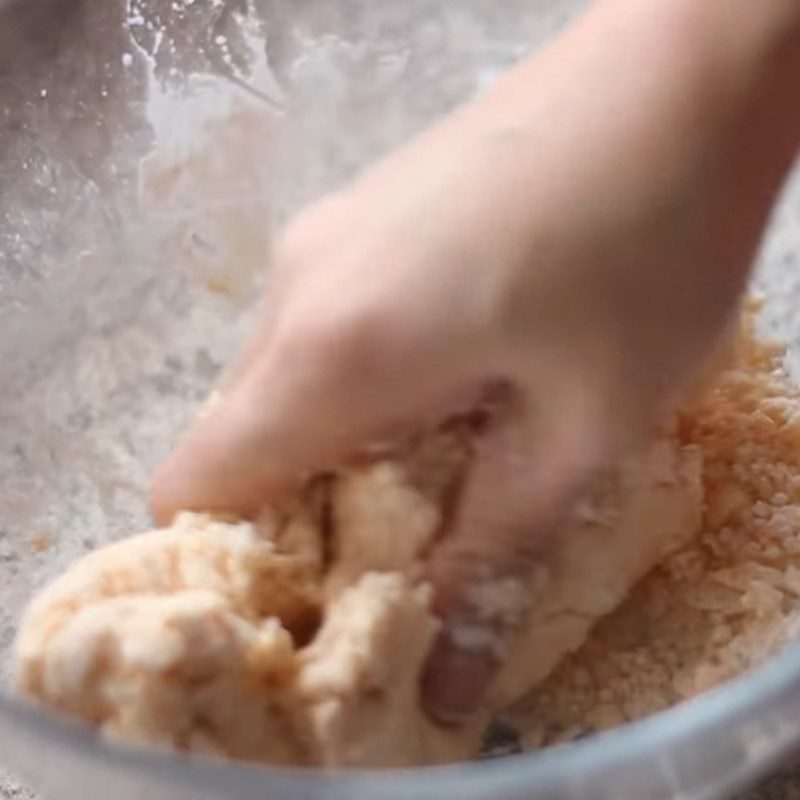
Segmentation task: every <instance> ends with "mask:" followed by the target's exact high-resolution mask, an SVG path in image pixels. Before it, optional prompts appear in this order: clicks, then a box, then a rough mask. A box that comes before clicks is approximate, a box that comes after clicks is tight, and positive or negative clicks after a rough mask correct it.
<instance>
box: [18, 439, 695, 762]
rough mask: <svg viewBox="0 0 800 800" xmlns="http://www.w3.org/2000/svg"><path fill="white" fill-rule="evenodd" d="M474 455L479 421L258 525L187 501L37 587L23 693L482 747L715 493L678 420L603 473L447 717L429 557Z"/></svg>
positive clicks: (206, 728)
mask: <svg viewBox="0 0 800 800" xmlns="http://www.w3.org/2000/svg"><path fill="white" fill-rule="evenodd" d="M470 458H471V451H470V447H469V441H468V438H465V436H464V435H463V432H458V431H456V432H449V433H443V434H441V435H436V436H433V437H430V438H429V439H427V440H425V441H424V442H423V443H420V444H417V445H415V446H413V447H411V448H410V449H409V450H408V452H407V453H405V454H404V455H403V456H402V457H399V458H398V459H397V460H395V461H384V462H381V463H378V464H376V465H373V466H371V467H366V468H361V469H357V470H351V471H347V472H343V473H342V474H340V475H339V476H337V477H335V478H333V479H326V480H324V481H322V480H321V481H318V482H316V483H315V484H314V485H312V486H311V487H309V489H308V492H307V494H306V496H305V497H304V498H302V500H301V501H299V502H298V505H297V506H296V507H295V508H292V509H288V510H287V509H283V510H276V509H271V510H268V511H267V512H265V514H264V515H263V517H262V518H261V519H260V520H259V521H258V522H257V523H254V524H250V523H244V522H225V521H220V520H214V519H211V518H209V517H207V516H203V515H197V514H183V515H181V516H179V517H178V519H177V520H176V522H175V524H174V525H173V526H172V527H170V528H168V529H165V530H159V531H155V532H152V533H147V534H144V535H142V536H138V537H134V538H131V539H128V540H125V541H121V542H119V543H117V544H114V545H112V546H110V547H107V548H105V549H103V550H100V551H98V552H95V553H93V554H90V555H89V556H87V557H85V558H84V559H82V560H81V561H79V562H78V563H77V564H75V565H74V566H73V567H72V568H71V569H70V570H69V571H68V572H67V573H66V574H65V575H64V576H63V577H62V578H60V579H59V580H57V581H56V582H55V583H54V584H53V585H52V586H50V587H49V588H48V589H46V590H45V591H44V592H42V594H40V595H39V596H38V597H37V598H36V599H35V600H34V601H33V603H32V604H31V606H30V608H29V610H28V613H27V615H26V617H25V619H24V621H23V624H22V627H21V631H20V635H19V638H18V642H17V648H16V653H17V661H18V686H19V689H20V691H22V692H23V693H24V694H26V695H27V696H29V697H31V698H33V699H34V700H36V701H38V702H39V703H41V704H43V705H44V706H46V707H48V708H51V709H53V710H55V711H58V712H62V713H67V714H73V715H78V716H81V717H83V718H84V719H86V720H88V721H90V722H91V723H94V724H96V725H98V726H100V727H101V728H102V730H103V731H104V732H105V733H106V734H108V735H109V736H111V737H114V738H115V739H120V740H125V741H131V742H136V743H146V744H150V745H155V746H160V747H164V748H169V749H179V750H188V751H198V752H207V753H214V754H217V755H222V756H226V757H231V758H238V759H249V760H255V761H261V762H268V763H273V764H301V765H320V766H329V767H332V766H372V767H375V766H404V765H419V764H429V763H441V762H448V761H455V760H460V759H464V758H469V757H472V756H474V755H476V753H477V751H478V749H479V745H480V741H481V736H482V732H483V729H484V727H485V724H486V721H487V719H488V716H489V714H490V713H491V712H494V711H496V710H497V709H499V708H501V707H503V706H505V705H506V704H507V703H509V702H510V701H512V700H514V699H516V698H517V697H519V695H520V694H521V693H522V692H524V691H525V690H527V689H529V688H530V686H531V685H532V684H533V683H537V682H540V681H542V680H543V679H544V678H546V677H547V676H548V675H549V674H550V673H551V672H552V670H553V669H554V667H555V666H556V665H557V664H558V663H559V662H560V661H561V660H562V658H563V657H564V656H565V655H567V654H569V653H571V652H573V651H574V650H576V649H577V648H578V647H579V646H580V645H581V644H582V642H583V641H584V640H585V638H586V636H587V633H588V631H589V628H590V627H591V626H592V624H593V623H594V622H595V621H596V620H597V619H598V618H600V617H602V616H604V615H606V614H607V613H608V612H609V611H610V610H612V609H613V608H614V607H615V606H617V605H618V604H619V603H620V602H621V601H622V600H623V598H624V597H625V596H626V594H627V593H628V591H629V589H630V588H631V587H632V586H633V584H634V583H636V582H637V581H638V580H639V579H640V578H641V577H642V576H643V575H644V574H645V573H647V572H648V571H649V570H650V569H651V568H652V567H653V566H654V565H655V564H656V563H657V562H659V561H660V560H662V559H663V558H664V557H665V555H666V554H668V553H671V552H674V551H675V550H677V549H679V548H680V547H682V546H683V545H685V544H686V543H687V542H688V541H689V540H690V539H691V538H692V537H694V536H695V535H696V534H697V531H698V529H699V525H700V519H701V507H702V492H701V486H700V467H701V464H700V457H699V453H698V450H697V448H696V447H694V446H686V445H683V444H681V443H680V442H679V441H678V438H677V436H676V434H675V433H674V432H673V433H665V434H663V435H662V436H660V437H659V439H658V440H657V441H655V442H654V443H653V444H652V446H651V447H650V448H649V449H648V450H647V452H645V453H644V454H642V455H640V456H639V457H637V458H635V459H632V460H630V461H629V462H627V463H626V464H624V465H623V466H622V467H621V468H620V469H619V470H617V471H615V472H614V473H613V474H610V475H608V476H606V477H605V478H604V480H603V481H601V483H600V484H599V485H598V486H597V489H596V491H595V493H594V494H593V496H592V497H589V498H587V499H586V500H585V501H584V502H583V503H582V504H581V505H580V507H579V508H577V509H576V511H575V514H574V516H573V518H572V519H571V520H570V521H569V523H568V524H567V525H566V526H565V527H566V528H567V529H566V530H563V531H559V532H556V533H555V534H554V536H553V538H552V544H551V546H550V549H549V551H548V552H547V553H545V555H544V556H543V558H542V564H541V570H540V574H539V575H538V576H536V577H535V579H534V580H532V582H531V585H530V586H528V587H524V590H525V593H526V595H527V598H526V599H527V600H528V601H529V604H530V605H531V607H532V608H533V609H534V611H533V613H532V615H531V618H530V623H529V626H528V628H527V629H526V631H525V633H524V635H523V636H522V637H521V639H520V642H519V644H518V645H517V647H516V648H515V649H514V650H513V651H512V652H511V654H510V657H509V659H508V663H507V665H506V667H505V669H504V670H503V671H502V672H501V674H500V675H499V677H498V679H497V681H496V683H495V685H494V687H493V690H492V693H491V695H490V698H489V700H488V702H487V705H486V708H485V709H484V713H483V715H479V716H478V718H476V720H475V722H474V724H473V725H471V726H467V727H466V728H459V729H450V728H444V727H440V726H438V725H435V724H434V723H432V722H431V721H430V720H429V719H428V717H427V716H426V715H425V714H424V713H423V711H422V710H421V708H420V704H419V700H418V682H419V677H420V673H421V670H422V667H423V664H424V660H425V656H426V653H427V651H428V649H429V647H430V645H431V643H432V640H433V637H434V636H435V634H436V631H437V626H438V623H437V621H436V619H435V618H434V617H433V615H432V614H431V611H430V590H429V588H428V587H427V586H426V585H425V584H424V582H423V580H422V569H421V566H422V563H423V560H424V558H425V555H426V553H427V552H428V551H429V549H430V548H431V546H432V545H433V544H434V543H435V542H436V541H437V539H438V538H439V537H442V536H446V535H447V528H448V519H449V515H450V511H451V506H452V504H453V502H454V501H455V498H456V497H457V489H458V485H459V481H460V480H461V479H462V478H463V476H464V474H465V472H466V470H468V469H469V462H470ZM587 565H591V567H592V568H591V569H587ZM494 588H495V590H496V591H494V592H493V593H492V592H489V593H488V594H487V596H486V601H487V602H496V601H497V599H498V598H502V597H503V596H504V591H505V589H507V588H508V587H504V586H502V585H501V586H498V587H494ZM519 588H520V587H512V589H516V590H519Z"/></svg>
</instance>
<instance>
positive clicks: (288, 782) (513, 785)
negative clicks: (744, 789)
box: [0, 644, 800, 800]
mask: <svg viewBox="0 0 800 800" xmlns="http://www.w3.org/2000/svg"><path fill="white" fill-rule="evenodd" d="M792 697H794V698H795V699H794V702H795V703H796V702H797V701H798V699H800V644H793V645H790V646H789V647H787V648H786V650H785V651H784V652H783V653H782V654H781V655H779V656H777V657H775V658H773V659H771V660H770V661H769V662H768V663H767V664H766V665H764V666H763V667H761V668H759V669H757V670H756V671H754V672H753V673H751V674H748V675H745V676H743V677H739V678H736V679H733V680H731V681H729V682H727V683H725V684H723V685H721V686H719V687H717V688H715V689H712V690H710V691H708V692H706V693H704V694H702V695H699V696H697V697H695V698H691V699H689V700H687V701H685V702H683V703H680V704H679V705H677V706H674V707H672V708H669V709H667V710H665V711H662V712H659V713H656V714H654V715H651V716H649V717H646V718H644V719H642V720H639V721H637V722H633V723H630V724H628V725H624V726H621V727H619V728H616V729H613V730H610V731H607V732H603V733H598V734H596V735H594V736H592V737H589V738H588V739H585V740H581V741H578V742H575V743H571V744H568V745H564V746H560V747H553V748H547V749H544V750H542V751H538V752H535V753H523V754H519V755H511V756H507V757H502V758H496V759H488V760H485V761H475V762H460V763H457V764H450V765H443V766H429V767H414V768H406V769H383V770H381V769H341V770H336V771H324V770H319V769H315V768H283V767H269V766H267V765H258V764H253V763H245V762H228V761H224V760H223V759H219V760H217V759H210V758H205V757H201V756H196V755H187V754H180V755H177V756H176V755H175V754H170V753H163V752H159V751H149V750H146V749H138V748H132V747H126V746H122V745H119V744H114V743H111V742H109V741H107V740H105V739H104V738H103V737H102V736H101V735H100V734H99V733H98V731H97V730H96V729H95V728H92V727H90V726H89V725H88V724H86V723H83V722H79V721H75V720H72V719H67V718H63V717H62V718H59V717H56V716H53V715H52V714H50V713H47V712H45V711H43V710H41V709H39V708H38V707H35V706H33V705H31V704H28V703H27V702H23V701H20V700H18V699H16V698H14V697H12V696H10V695H8V694H5V695H0V727H3V726H5V725H6V724H8V725H9V726H10V727H9V730H11V731H16V732H18V733H19V732H22V733H25V734H30V735H31V736H32V737H34V739H35V740H37V741H40V742H41V744H42V745H44V746H47V745H51V746H54V747H57V748H60V749H61V750H62V751H65V752H66V754H67V755H72V756H74V757H76V758H77V759H80V760H87V761H95V760H97V759H102V760H103V762H104V765H105V766H108V767H112V768H114V769H117V770H121V771H123V772H130V773H131V774H132V775H135V776H136V778H137V779H138V780H141V778H142V777H144V776H145V775H147V774H150V775H151V776H153V777H160V778H163V779H166V780H167V781H169V782H172V783H174V784H178V785H180V786H181V787H183V788H188V789H194V790H197V791H208V790H212V791H215V790H216V791H220V792H223V796H228V797H232V796H233V795H232V794H231V792H236V793H243V794H244V795H245V796H247V797H250V796H252V797H263V796H265V792H269V791H271V790H275V791H279V790H280V789H282V788H283V789H285V790H287V791H291V792H293V793H295V794H296V793H297V792H298V791H301V790H305V791H310V792H313V791H314V790H315V789H316V790H318V791H319V790H325V791H326V792H331V791H332V790H336V792H335V796H336V797H339V796H341V797H356V796H357V797H362V796H363V797H380V798H385V799H386V800H389V799H390V798H391V799H392V800H394V799H395V798H397V799H398V800H399V798H409V797H414V798H418V799H421V798H429V797H430V798H433V797H441V796H444V795H443V793H444V792H447V793H450V794H452V793H453V792H458V796H459V800H478V799H479V798H486V797H499V796H501V795H502V793H503V792H509V793H515V792H516V793H518V792H520V791H526V790H527V791H529V792H531V791H534V790H535V791H536V793H537V794H542V796H545V795H546V794H547V793H548V792H553V791H557V790H559V789H561V790H563V789H564V785H565V782H566V781H568V780H570V779H574V777H575V775H576V772H577V771H580V773H581V774H580V778H581V782H591V781H594V780H596V779H600V778H602V777H603V776H605V777H608V776H609V775H611V774H612V773H615V772H616V773H618V772H619V771H620V770H625V769H626V768H629V767H633V766H634V765H636V764H637V763H638V765H639V766H641V764H642V762H643V760H646V759H647V758H648V757H652V756H653V754H661V755H663V754H664V753H665V752H666V751H668V750H669V749H670V748H674V747H675V746H677V745H686V744H690V743H691V742H694V741H698V742H699V741H700V740H702V739H703V738H704V737H705V736H707V735H723V736H724V735H729V734H730V733H731V732H732V731H733V730H734V728H738V727H739V726H741V725H742V724H743V723H744V724H747V725H749V726H751V727H752V723H753V720H754V719H758V718H759V715H762V717H766V716H768V715H769V714H770V713H771V712H777V713H780V711H781V710H782V709H783V710H784V712H785V707H786V706H787V705H790V704H789V703H788V702H787V701H788V700H789V699H790V698H792ZM753 734H754V735H755V734H757V732H756V731H753ZM779 739H780V737H779ZM798 743H800V724H798V725H796V726H794V728H793V730H792V731H791V732H789V733H788V734H787V732H785V731H784V732H783V736H782V739H780V740H776V742H775V743H774V746H772V747H771V748H768V750H769V752H767V750H765V751H763V753H762V757H761V758H760V759H759V758H756V759H751V760H747V759H744V760H742V762H741V763H740V764H739V767H738V768H737V769H736V770H734V771H733V772H729V773H728V774H727V775H725V776H724V777H722V778H721V780H723V781H724V787H723V788H730V789H732V788H735V787H739V786H741V785H742V783H743V782H745V781H746V780H748V779H751V778H755V777H757V776H758V775H759V774H762V773H764V772H765V771H767V770H768V769H769V768H770V767H771V766H773V765H774V764H776V763H777V762H778V761H779V760H780V759H781V758H782V757H783V756H785V755H787V754H788V753H789V752H790V751H791V750H792V749H793V748H794V747H796V746H797V744H798ZM2 758H3V760H4V761H5V760H6V759H7V756H6V754H5V753H3V754H2ZM4 766H7V767H8V768H9V769H11V770H12V771H13V770H14V767H15V765H14V764H13V763H7V764H4ZM720 786H721V784H716V785H715V790H716V791H720ZM328 796H331V795H329V794H325V797H328ZM513 796H515V797H516V796H517V795H516V794H514V795H513ZM693 796H694V795H693Z"/></svg>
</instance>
